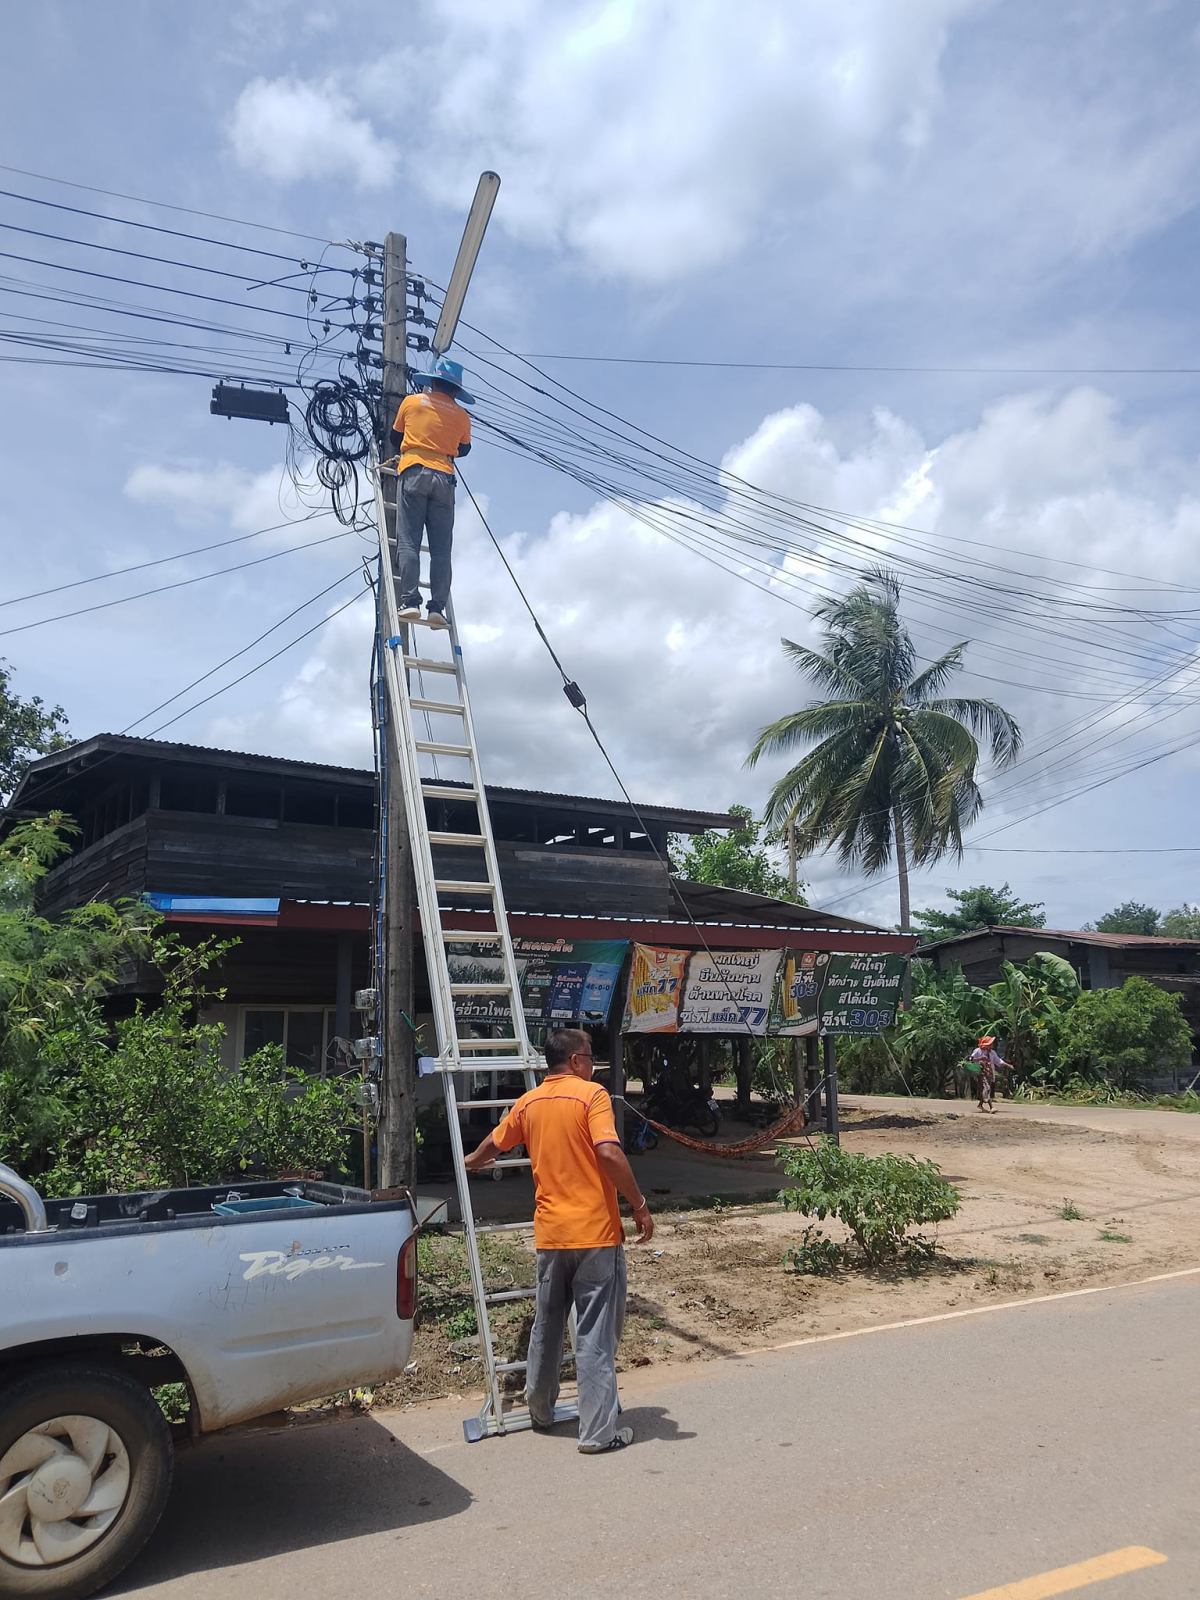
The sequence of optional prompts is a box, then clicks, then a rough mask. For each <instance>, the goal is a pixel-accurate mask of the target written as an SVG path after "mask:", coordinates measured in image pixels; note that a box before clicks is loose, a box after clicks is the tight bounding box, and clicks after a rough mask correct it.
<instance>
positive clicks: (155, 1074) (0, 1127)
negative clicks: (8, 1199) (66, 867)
mask: <svg viewBox="0 0 1200 1600" xmlns="http://www.w3.org/2000/svg"><path fill="white" fill-rule="evenodd" d="M70 834H71V824H69V823H68V822H67V821H66V820H65V819H64V818H63V817H62V816H61V815H57V814H56V815H52V816H49V817H46V818H41V819H37V820H35V821H31V822H27V823H22V824H20V825H18V826H17V827H16V828H14V829H13V830H12V832H11V833H10V834H9V836H8V838H7V840H5V842H4V843H3V845H0V1160H4V1161H7V1162H9V1163H10V1164H11V1165H13V1166H15V1167H17V1168H18V1170H20V1171H21V1172H23V1173H24V1175H25V1176H27V1177H29V1178H31V1179H35V1180H36V1181H37V1182H38V1183H39V1185H40V1186H41V1187H42V1188H43V1189H44V1190H45V1191H46V1192H47V1193H48V1194H52V1195H64V1194H66V1195H69V1194H81V1193H99V1192H102V1191H104V1190H108V1189H130V1188H134V1189H142V1188H160V1187H179V1186H183V1185H186V1184H203V1183H212V1182H219V1181H220V1180H222V1179H224V1178H226V1177H236V1176H237V1175H238V1174H241V1173H245V1172H254V1173H258V1174H261V1175H262V1176H264V1177H273V1176H275V1175H277V1174H278V1173H279V1172H280V1171H281V1170H285V1169H295V1168H326V1167H329V1166H336V1165H340V1162H341V1158H342V1155H343V1152H344V1150H345V1147H346V1130H347V1127H348V1125H349V1122H350V1120H351V1115H352V1113H351V1099H352V1088H351V1086H349V1085H347V1084H345V1083H342V1082H322V1081H320V1080H313V1079H308V1078H306V1077H305V1076H304V1074H302V1073H300V1072H298V1071H297V1070H295V1069H291V1068H287V1067H285V1066H284V1063H283V1060H282V1057H281V1054H280V1052H279V1051H278V1050H277V1049H274V1048H271V1049H268V1050H264V1051H259V1052H258V1053H257V1054H255V1055H253V1056H250V1057H248V1058H247V1059H246V1060H244V1061H243V1062H242V1063H241V1065H240V1066H239V1067H238V1068H237V1069H235V1070H233V1071H226V1070H224V1069H223V1068H222V1066H221V1062H220V1047H221V1039H222V1033H223V1030H222V1029H221V1028H220V1027H217V1026H213V1025H207V1024H203V1023H200V1022H199V1021H197V1015H198V1012H199V1010H200V1007H201V1005H202V1004H203V1002H204V1001H205V1000H206V999H207V998H210V997H216V996H218V995H219V992H220V991H212V992H211V996H210V993H209V992H208V991H207V990H206V987H205V980H206V974H207V972H208V970H209V969H210V968H211V966H212V965H213V964H214V963H215V962H216V961H217V960H218V959H219V958H220V956H221V955H222V954H223V953H224V952H225V951H226V950H227V949H229V948H230V945H229V944H228V943H225V944H220V943H214V942H211V941H209V942H206V943H204V944H202V945H200V946H199V947H196V948H189V947H187V946H185V945H183V944H181V943H180V942H179V941H178V939H177V938H176V937H175V936H174V935H171V934H163V933H162V932H161V931H160V930H159V928H158V926H157V923H158V918H157V917H156V915H155V914H154V913H153V912H151V911H150V910H149V909H148V908H146V907H144V906H141V905H138V904H135V903H133V902H125V903H122V904H118V905H115V906H114V905H106V904H102V903H95V904H92V905H88V906H82V907H79V908H77V909H75V910H73V911H69V912H67V913H66V914H65V915H64V916H63V917H62V918H60V919H58V920H57V921H49V920H48V919H46V918H44V917H40V916H38V915H37V913H36V911H35V909H34V905H33V894H34V889H35V887H36V885H37V882H38V880H39V879H40V878H41V877H42V876H43V875H44V873H45V872H47V871H48V870H49V868H50V866H52V865H53V863H54V861H55V860H57V859H58V858H59V857H60V856H61V855H62V854H63V852H64V851H65V850H67V849H68V848H69V838H70ZM133 960H139V961H141V962H143V963H145V964H146V965H147V966H148V967H149V968H150V969H151V970H156V971H157V972H158V973H159V974H161V976H162V981H163V993H162V996H161V998H159V999H155V1000H153V1001H139V1002H138V1005H137V1007H136V1009H135V1011H134V1013H133V1015H132V1016H129V1017H125V1018H123V1019H121V1020H118V1021H116V1022H111V1021H110V1020H109V1019H108V1017H107V1016H106V1014H105V1011H104V1008H103V1006H102V1000H103V998H104V996H105V994H106V992H107V991H108V990H109V988H110V987H111V986H112V985H113V983H114V982H115V981H116V980H117V978H118V977H119V975H120V972H121V969H122V966H123V965H124V964H125V963H127V962H130V961H133Z"/></svg>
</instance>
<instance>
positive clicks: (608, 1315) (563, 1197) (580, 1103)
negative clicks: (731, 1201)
mask: <svg viewBox="0 0 1200 1600" xmlns="http://www.w3.org/2000/svg"><path fill="white" fill-rule="evenodd" d="M546 1066H547V1069H548V1070H547V1073H546V1077H545V1079H544V1080H543V1082H542V1083H540V1084H539V1085H538V1086H537V1088H536V1089H532V1090H530V1092H529V1093H528V1094H525V1095H522V1096H521V1098H520V1099H519V1100H518V1101H517V1103H516V1105H515V1106H513V1107H512V1109H511V1110H510V1111H509V1113H508V1115H507V1116H506V1117H504V1119H503V1120H502V1121H501V1122H500V1123H499V1125H498V1126H497V1127H495V1128H493V1129H492V1131H491V1133H489V1134H488V1136H487V1138H486V1139H485V1140H484V1141H483V1143H482V1144H481V1145H480V1146H479V1147H478V1149H476V1150H473V1151H472V1152H471V1154H470V1155H469V1156H468V1157H467V1158H466V1167H467V1171H468V1172H479V1171H482V1169H483V1168H484V1167H486V1166H489V1165H490V1164H491V1163H492V1162H493V1161H494V1160H495V1159H496V1157H497V1155H498V1154H499V1153H500V1152H501V1151H503V1150H511V1149H512V1148H513V1147H514V1146H515V1145H518V1144H523V1145H524V1146H525V1148H526V1149H527V1150H528V1152H529V1160H530V1165H531V1166H532V1168H533V1182H534V1186H535V1188H536V1190H537V1205H536V1209H535V1211H534V1218H533V1237H534V1244H535V1246H536V1247H537V1300H536V1309H535V1313H534V1322H533V1331H532V1333H531V1334H530V1336H529V1357H528V1365H527V1366H526V1370H525V1398H526V1402H527V1404H528V1406H529V1414H530V1417H531V1418H532V1420H533V1425H534V1427H535V1428H549V1427H550V1426H551V1425H552V1424H553V1422H554V1407H555V1404H556V1402H557V1400H558V1389H559V1375H560V1372H561V1368H562V1359H563V1334H564V1332H565V1330H566V1324H567V1314H568V1311H569V1310H570V1308H571V1306H572V1305H573V1306H574V1308H575V1376H576V1379H577V1381H578V1386H579V1448H580V1450H581V1451H582V1452H583V1454H584V1455H599V1454H600V1453H601V1452H602V1451H606V1450H620V1449H623V1448H624V1447H625V1446H626V1445H628V1444H632V1443H633V1429H632V1428H629V1427H624V1428H619V1427H618V1426H617V1418H618V1416H619V1415H620V1410H621V1407H620V1402H619V1400H618V1398H617V1345H618V1343H619V1342H620V1338H621V1330H622V1328H623V1326H624V1322H625V1248H624V1245H625V1233H624V1229H623V1228H622V1225H621V1213H620V1209H619V1207H618V1205H617V1194H618V1192H619V1193H620V1194H621V1195H622V1196H623V1197H624V1198H625V1200H627V1201H628V1203H629V1205H630V1207H631V1208H632V1210H633V1220H634V1223H635V1224H636V1226H637V1237H636V1239H635V1241H634V1242H635V1243H636V1244H645V1242H646V1241H647V1240H648V1239H649V1238H651V1237H652V1235H653V1233H654V1223H653V1222H652V1221H651V1218H650V1211H649V1207H648V1206H647V1204H646V1201H645V1198H644V1196H643V1195H642V1191H641V1188H640V1186H639V1184H638V1181H637V1179H636V1178H635V1177H634V1175H633V1168H632V1167H631V1166H630V1165H629V1162H628V1160H627V1159H626V1157H625V1152H624V1151H623V1150H622V1149H621V1145H620V1142H619V1140H618V1138H617V1129H616V1124H615V1123H614V1121H613V1109H612V1101H611V1100H610V1099H609V1096H608V1093H607V1091H606V1090H604V1089H602V1088H601V1087H600V1085H599V1084H595V1083H593V1082H592V1045H591V1041H590V1039H589V1038H588V1036H587V1034H586V1033H585V1032H584V1031H583V1029H582V1028H556V1029H553V1030H552V1031H551V1032H550V1034H549V1035H548V1037H547V1039H546Z"/></svg>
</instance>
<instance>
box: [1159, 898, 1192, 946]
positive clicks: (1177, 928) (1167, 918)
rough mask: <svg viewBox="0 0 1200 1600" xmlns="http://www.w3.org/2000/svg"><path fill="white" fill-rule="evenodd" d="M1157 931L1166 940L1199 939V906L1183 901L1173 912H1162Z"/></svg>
mask: <svg viewBox="0 0 1200 1600" xmlns="http://www.w3.org/2000/svg"><path fill="white" fill-rule="evenodd" d="M1158 931H1159V933H1161V934H1162V935H1163V937H1164V938H1167V939H1200V906H1193V905H1189V904H1188V903H1187V901H1186V900H1185V901H1184V903H1183V904H1182V905H1181V906H1176V908H1175V910H1174V911H1164V913H1163V919H1162V923H1161V925H1160V927H1159V930H1158Z"/></svg>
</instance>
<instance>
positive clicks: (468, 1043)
mask: <svg viewBox="0 0 1200 1600" xmlns="http://www.w3.org/2000/svg"><path fill="white" fill-rule="evenodd" d="M454 1042H455V1044H456V1045H457V1046H458V1048H459V1049H460V1050H497V1049H503V1048H504V1047H505V1046H507V1045H519V1044H520V1042H521V1041H520V1039H456V1040H455V1041H454ZM471 1066H472V1069H474V1066H475V1063H474V1062H472V1063H471Z"/></svg>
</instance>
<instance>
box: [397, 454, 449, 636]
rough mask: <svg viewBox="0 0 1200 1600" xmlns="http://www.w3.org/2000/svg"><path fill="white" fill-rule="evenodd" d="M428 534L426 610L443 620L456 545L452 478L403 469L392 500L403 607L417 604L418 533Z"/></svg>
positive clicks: (424, 470)
mask: <svg viewBox="0 0 1200 1600" xmlns="http://www.w3.org/2000/svg"><path fill="white" fill-rule="evenodd" d="M423 532H424V533H427V534H428V535H429V609H430V611H440V612H441V613H442V614H443V615H445V611H446V602H447V600H449V598H450V546H451V544H452V543H453V540H454V476H453V474H452V473H449V472H435V471H434V470H433V468H432V467H405V469H404V471H403V472H402V473H401V474H400V483H399V493H398V495H397V497H396V566H397V569H398V571H397V582H396V587H397V589H398V590H399V599H400V604H401V606H419V605H420V604H421V590H420V588H419V587H418V585H419V584H420V581H421V534H422V533H423Z"/></svg>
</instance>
